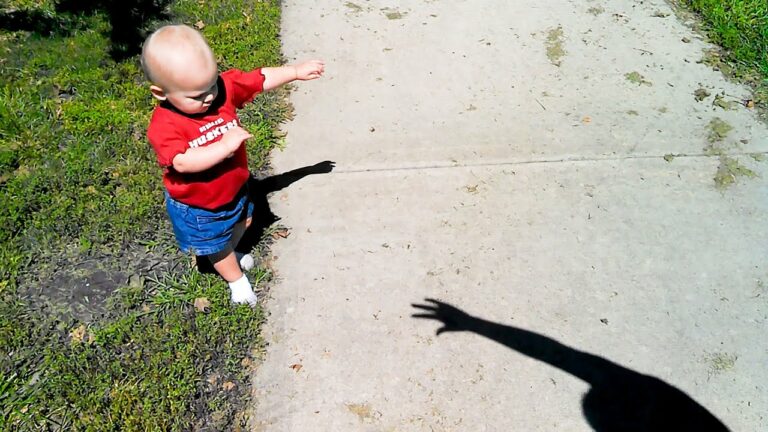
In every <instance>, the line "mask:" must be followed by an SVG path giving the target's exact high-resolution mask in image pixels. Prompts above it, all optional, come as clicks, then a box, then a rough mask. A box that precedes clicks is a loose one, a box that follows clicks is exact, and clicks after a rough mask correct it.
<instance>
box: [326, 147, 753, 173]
mask: <svg viewBox="0 0 768 432" xmlns="http://www.w3.org/2000/svg"><path fill="white" fill-rule="evenodd" d="M670 154H671V155H672V156H674V158H675V159H696V158H706V159H710V158H718V157H720V156H721V155H720V154H717V155H712V154H706V153H689V154H677V153H667V154H664V155H627V156H614V157H610V156H606V157H584V158H579V157H571V158H569V157H565V158H558V159H534V160H522V161H504V162H478V163H466V164H456V163H451V164H444V165H440V164H436V165H424V166H402V167H391V168H364V169H346V170H345V169H341V170H338V169H336V170H333V171H332V172H330V173H329V174H359V173H366V172H388V171H417V170H432V169H448V168H475V167H496V166H517V165H537V164H541V165H546V164H558V163H579V162H582V163H590V162H620V161H625V160H640V159H664V156H667V155H670ZM751 155H763V156H768V151H757V152H732V153H724V154H723V156H731V157H733V156H751ZM667 163H671V162H667Z"/></svg>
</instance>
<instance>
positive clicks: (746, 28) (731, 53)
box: [676, 0, 768, 108]
mask: <svg viewBox="0 0 768 432" xmlns="http://www.w3.org/2000/svg"><path fill="white" fill-rule="evenodd" d="M676 2H677V3H678V4H679V5H681V6H683V7H685V8H687V9H689V10H691V11H693V12H695V13H697V14H698V15H699V16H700V18H701V22H702V27H703V29H704V30H705V31H706V33H707V35H708V36H709V38H710V40H711V41H712V42H713V43H715V44H717V45H719V46H721V47H722V48H723V53H722V58H720V55H716V56H714V57H710V60H711V61H713V62H716V63H719V64H725V66H726V67H725V68H723V69H724V70H725V71H726V72H729V73H730V74H731V75H734V76H736V77H737V78H740V79H743V80H745V81H747V82H748V83H749V84H751V85H753V86H754V87H755V88H756V94H755V102H756V104H758V105H759V106H761V107H762V108H766V107H768V3H766V2H765V0H676Z"/></svg>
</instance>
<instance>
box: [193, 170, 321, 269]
mask: <svg viewBox="0 0 768 432" xmlns="http://www.w3.org/2000/svg"><path fill="white" fill-rule="evenodd" d="M335 166H336V163H335V162H332V161H323V162H319V163H316V164H314V165H310V166H305V167H302V168H298V169H295V170H293V171H288V172H286V173H283V174H278V175H274V176H271V177H267V178H264V179H257V178H256V177H255V176H253V175H251V178H250V179H249V180H248V193H249V194H250V198H251V201H252V202H253V220H252V221H251V226H250V227H249V228H248V229H247V230H246V231H245V234H243V238H242V239H241V240H240V243H239V244H238V245H237V248H235V250H236V251H238V252H243V253H251V252H252V251H253V248H254V247H255V246H256V245H257V244H259V241H261V238H262V236H263V235H264V232H265V231H266V230H267V228H269V227H270V226H271V225H272V224H273V223H275V222H277V221H278V220H280V218H279V217H277V216H276V215H275V214H274V213H272V210H271V209H270V208H269V201H268V200H267V197H268V195H269V194H270V193H272V192H276V191H279V190H281V189H283V188H285V187H288V186H290V185H291V184H292V183H293V182H295V181H298V180H301V179H302V178H304V177H306V176H308V175H312V174H327V173H329V172H331V171H333V168H334V167H335ZM195 260H196V261H197V269H198V270H199V271H200V272H201V273H215V271H214V269H213V266H212V265H211V262H210V261H209V260H208V259H207V258H205V257H195Z"/></svg>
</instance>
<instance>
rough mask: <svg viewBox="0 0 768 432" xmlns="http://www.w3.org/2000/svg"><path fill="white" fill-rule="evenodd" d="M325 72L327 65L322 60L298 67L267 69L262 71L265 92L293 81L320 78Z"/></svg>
mask: <svg viewBox="0 0 768 432" xmlns="http://www.w3.org/2000/svg"><path fill="white" fill-rule="evenodd" d="M323 72H325V63H323V62H322V60H310V61H308V62H304V63H300V64H297V65H286V66H280V67H265V68H262V69H261V73H263V74H264V91H268V90H272V89H275V88H278V87H280V86H281V85H283V84H287V83H289V82H291V81H295V80H301V81H309V80H313V79H317V78H320V77H321V76H323Z"/></svg>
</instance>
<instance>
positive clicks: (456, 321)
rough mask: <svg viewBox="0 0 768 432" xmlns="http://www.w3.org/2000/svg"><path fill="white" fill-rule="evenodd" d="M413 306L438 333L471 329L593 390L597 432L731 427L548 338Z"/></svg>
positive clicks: (586, 405) (658, 386) (672, 391)
mask: <svg viewBox="0 0 768 432" xmlns="http://www.w3.org/2000/svg"><path fill="white" fill-rule="evenodd" d="M426 302H427V304H413V305H412V306H413V307H415V308H417V309H419V313H415V314H413V315H412V316H413V317H414V318H422V319H431V320H435V321H439V322H440V323H442V324H443V326H442V327H441V328H439V329H438V330H437V334H438V335H440V334H442V333H448V332H456V331H469V332H473V333H476V334H478V335H480V336H485V337H487V338H488V339H491V340H494V341H496V342H498V343H500V344H502V345H505V346H507V347H509V348H510V349H513V350H515V351H517V352H519V353H521V354H525V355H527V356H529V357H531V358H534V359H536V360H539V361H541V362H544V363H547V364H549V365H552V366H554V367H556V368H558V369H561V370H563V371H565V372H568V373H570V374H571V375H573V376H575V377H577V378H579V379H581V380H583V381H585V382H587V383H588V384H589V385H590V386H591V387H590V389H589V391H588V392H587V393H586V394H585V395H584V397H583V398H582V401H581V404H582V409H583V411H584V417H586V419H587V421H588V422H589V424H590V425H591V426H592V428H593V429H594V430H595V431H597V432H609V431H610V432H613V431H616V432H629V431H638V432H639V431H654V432H656V431H670V432H672V431H675V432H680V431H696V432H705V431H713V432H714V431H728V428H727V427H726V426H725V425H724V424H723V423H722V422H721V421H720V420H718V419H717V417H715V416H714V415H713V414H712V413H710V412H709V411H708V410H707V409H706V408H704V407H703V406H701V405H699V404H698V403H697V402H696V401H695V400H693V399H692V398H691V397H690V396H688V395H687V394H685V393H684V392H683V391H681V390H680V389H678V388H676V387H674V386H672V385H670V384H667V383H666V382H664V381H662V380H660V379H658V378H655V377H652V376H649V375H644V374H641V373H639V372H635V371H633V370H631V369H627V368H625V367H623V366H621V365H618V364H616V363H613V362H612V361H610V360H607V359H604V358H602V357H599V356H596V355H594V354H589V353H586V352H583V351H579V350H577V349H574V348H571V347H568V346H566V345H563V344H561V343H560V342H558V341H556V340H554V339H551V338H549V337H547V336H544V335H541V334H538V333H534V332H532V331H528V330H524V329H521V328H518V327H512V326H505V325H502V324H498V323H494V322H490V321H486V320H483V319H481V318H477V317H473V316H471V315H469V314H467V313H466V312H464V311H462V310H460V309H458V308H456V307H453V306H451V305H449V304H447V303H443V302H441V301H438V300H434V299H426Z"/></svg>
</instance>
